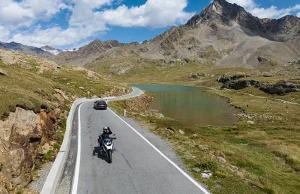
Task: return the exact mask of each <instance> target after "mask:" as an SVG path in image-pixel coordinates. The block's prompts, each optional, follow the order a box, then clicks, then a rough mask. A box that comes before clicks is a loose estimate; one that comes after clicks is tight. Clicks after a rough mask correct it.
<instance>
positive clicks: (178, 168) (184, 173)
mask: <svg viewBox="0 0 300 194" xmlns="http://www.w3.org/2000/svg"><path fill="white" fill-rule="evenodd" d="M108 110H110V111H111V112H112V113H113V114H114V115H116V116H117V117H118V118H119V119H120V120H121V121H123V122H124V123H125V124H126V125H127V126H128V127H130V128H131V129H132V130H133V131H134V132H135V133H137V134H138V135H139V136H140V137H141V138H142V139H143V140H144V141H146V142H147V143H148V144H149V145H150V146H151V147H152V148H153V149H154V150H155V151H157V152H158V153H159V154H160V155H161V156H162V157H164V158H165V159H166V160H167V161H168V162H169V163H170V164H172V165H173V166H174V167H175V168H176V169H177V170H178V171H179V172H180V173H181V174H183V175H184V176H185V177H186V178H188V179H189V180H190V181H191V182H192V183H194V185H195V186H196V187H198V188H199V189H200V190H201V191H202V192H203V193H205V194H209V192H208V191H207V190H206V189H205V188H203V187H202V186H201V185H200V184H199V183H197V182H196V181H195V180H194V179H193V178H192V177H190V176H189V175H188V174H187V173H186V172H184V171H183V170H182V169H181V168H180V167H179V166H177V165H176V164H175V163H174V162H173V161H172V160H170V159H169V158H168V157H167V156H166V155H164V154H163V153H162V152H161V151H160V150H159V149H158V148H156V147H155V146H154V145H153V144H152V143H150V142H149V141H148V140H147V139H146V138H145V137H144V136H143V135H141V134H140V133H139V132H138V131H137V130H136V129H134V128H133V127H132V126H130V125H129V124H128V123H127V122H126V121H124V120H123V119H122V118H121V117H120V116H119V115H117V114H116V113H115V112H114V111H112V110H111V109H110V108H108Z"/></svg>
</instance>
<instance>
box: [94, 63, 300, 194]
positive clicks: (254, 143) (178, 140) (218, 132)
mask: <svg viewBox="0 0 300 194" xmlns="http://www.w3.org/2000/svg"><path fill="white" fill-rule="evenodd" d="M275 68H279V69H285V70H288V72H293V71H294V70H295V68H297V67H292V66H290V67H279V66H276V67H274V66H269V65H264V66H261V67H258V68H256V69H243V68H226V67H211V66H201V65H197V64H191V65H185V66H179V65H175V66H165V67H164V66H160V65H157V64H156V65H151V64H149V65H148V66H146V67H137V68H135V69H134V70H132V71H129V72H128V73H127V74H125V75H120V76H117V77H115V78H116V79H117V80H119V81H122V82H128V83H165V84H182V85H194V86H200V87H203V86H204V87H209V88H210V89H209V88H208V90H207V91H208V92H212V93H216V94H218V95H221V96H224V97H226V98H228V99H229V101H230V102H231V103H232V104H233V105H235V106H236V107H240V108H241V109H243V111H244V112H245V113H246V114H248V115H251V116H254V118H252V119H245V118H241V119H240V121H239V122H237V123H236V124H235V125H234V126H224V127H213V126H212V127H203V126H198V127H190V126H185V125H182V124H181V123H179V122H176V121H170V120H167V119H158V118H157V117H155V116H151V114H150V116H137V115H138V114H134V113H131V114H132V115H135V116H134V117H136V119H140V120H141V121H143V122H146V123H147V124H148V125H149V126H150V128H151V129H152V130H153V131H154V132H155V133H157V134H159V135H161V136H162V137H164V138H166V139H167V140H168V141H170V142H171V143H172V145H173V147H174V149H175V150H176V151H177V153H178V154H179V155H180V156H181V157H182V159H183V160H184V161H185V162H186V164H187V166H188V169H189V170H190V171H191V172H192V173H193V175H194V176H195V178H196V179H198V180H200V181H202V182H204V183H206V184H208V185H209V188H210V189H211V191H213V193H297V192H298V190H299V189H300V186H299V185H300V175H299V172H300V168H299V167H300V151H299V150H300V141H299V138H298V137H299V135H300V127H299V122H300V117H299V112H300V106H299V105H291V104H285V103H283V102H281V101H277V100H275V99H282V100H287V101H292V102H297V103H300V94H299V93H291V94H288V95H285V96H277V95H269V94H266V93H264V92H262V91H260V90H259V89H257V88H252V87H251V88H246V89H243V90H240V91H231V90H218V89H217V88H219V87H220V84H218V83H217V82H216V81H215V80H216V79H217V77H218V76H219V75H222V74H224V73H229V74H234V73H236V72H244V73H247V74H252V75H253V76H252V77H251V78H249V79H255V80H259V81H263V82H273V83H274V82H277V81H280V80H285V79H290V78H299V76H295V75H290V74H283V75H276V76H274V77H264V76H262V72H269V71H272V70H274V69H275ZM100 73H103V72H101V71H100ZM195 73H206V74H207V76H206V77H204V78H199V79H196V80H192V81H190V80H189V79H188V76H189V75H190V74H195ZM249 94H251V95H254V96H251V95H249ZM256 96H260V97H256ZM116 106H117V107H122V109H123V108H125V107H126V102H123V103H120V102H119V103H116ZM129 114H130V113H129ZM144 115H145V114H144ZM146 115H147V114H146ZM249 120H251V121H253V122H254V124H249V123H248V122H247V121H249ZM168 127H171V128H173V129H175V133H173V132H170V130H167V129H166V128H168ZM179 130H183V131H184V132H185V133H186V134H185V135H180V133H178V131H179ZM220 158H221V159H220ZM222 158H224V159H225V161H226V162H224V160H223V159H222ZM195 167H198V168H200V169H202V170H205V169H210V170H211V171H213V173H214V176H213V178H212V179H210V180H204V179H202V178H201V177H200V173H196V172H195V171H193V170H192V169H193V168H195Z"/></svg>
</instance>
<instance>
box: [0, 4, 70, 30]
mask: <svg viewBox="0 0 300 194" xmlns="http://www.w3.org/2000/svg"><path fill="white" fill-rule="evenodd" d="M64 8H67V6H66V5H65V4H64V3H62V0H51V1H50V0H23V1H21V2H15V1H13V0H5V1H0V23H1V24H2V25H4V26H5V27H6V28H8V29H11V30H15V29H17V28H19V27H30V26H31V25H32V24H33V23H34V22H36V21H37V20H48V19H50V18H51V17H53V16H54V15H55V14H56V13H58V12H59V11H60V9H64Z"/></svg>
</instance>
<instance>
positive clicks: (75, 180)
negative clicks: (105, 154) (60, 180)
mask: <svg viewBox="0 0 300 194" xmlns="http://www.w3.org/2000/svg"><path fill="white" fill-rule="evenodd" d="M83 104H84V103H82V104H81V105H79V109H78V137H77V138H78V144H77V146H78V147H77V158H76V166H75V173H74V177H73V183H72V192H71V193H72V194H77V188H78V179H79V170H80V156H81V119H80V109H81V106H82V105H83Z"/></svg>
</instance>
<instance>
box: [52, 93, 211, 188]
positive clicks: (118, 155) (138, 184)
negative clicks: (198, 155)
mask: <svg viewBox="0 0 300 194" xmlns="http://www.w3.org/2000/svg"><path fill="white" fill-rule="evenodd" d="M133 89H134V92H133V93H131V94H129V95H126V96H123V97H118V98H113V99H112V98H110V100H119V99H124V98H130V97H134V96H137V95H139V94H141V91H140V90H139V89H136V88H133ZM77 111H78V119H77V120H78V122H77V123H78V125H77V128H75V132H76V133H78V134H77V137H75V136H73V140H72V142H73V144H74V143H75V142H77V145H73V149H71V150H74V151H72V152H70V157H69V158H70V161H68V163H69V165H67V166H70V167H68V168H65V172H64V174H65V177H70V178H71V179H72V181H71V182H70V184H69V185H70V186H69V189H66V190H63V189H64V188H67V187H65V186H60V188H59V189H58V191H59V192H57V193H66V192H67V193H69V192H71V193H72V194H75V193H78V194H136V193H138V194H177V193H178V194H179V193H180V194H183V193H189V194H193V193H195V194H196V193H208V192H207V191H206V190H205V189H204V188H203V187H202V186H200V185H199V184H198V183H197V182H196V181H194V180H193V179H192V178H191V177H189V176H188V175H187V174H186V173H185V172H184V171H183V170H181V169H180V168H179V167H178V166H177V165H176V164H175V163H173V162H172V161H171V160H170V159H169V158H167V157H166V156H165V155H164V154H163V153H162V152H161V151H160V150H158V149H157V148H156V147H154V146H153V145H152V144H151V143H150V142H149V141H148V140H147V139H146V138H145V137H144V136H142V135H141V134H140V133H139V132H138V131H139V130H140V129H139V130H136V129H135V128H133V127H131V126H130V125H129V124H127V123H126V122H125V121H124V120H122V119H121V118H120V117H118V116H117V115H116V114H115V113H114V112H113V111H111V110H110V109H108V110H94V109H93V102H86V103H83V104H82V105H80V106H79V109H78V110H77ZM104 126H109V127H110V128H111V130H112V132H113V133H114V134H116V137H117V139H116V140H115V141H114V144H115V148H116V150H115V151H114V153H113V161H112V163H111V164H110V163H108V162H107V158H106V157H105V156H102V155H101V154H98V153H97V152H98V151H99V146H98V142H97V138H98V136H99V135H100V133H101V132H102V128H103V127H104ZM71 144H72V143H71ZM75 147H76V148H78V149H76V150H75V149H74V148H75ZM75 152H76V153H75ZM93 152H96V155H95V156H94V155H93ZM71 158H73V160H71ZM75 164H76V165H75ZM72 166H73V167H72ZM70 172H71V173H70ZM70 178H69V179H70ZM65 179H67V178H65ZM62 180H64V178H63V179H62ZM63 182H65V181H62V182H61V185H64V183H63Z"/></svg>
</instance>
